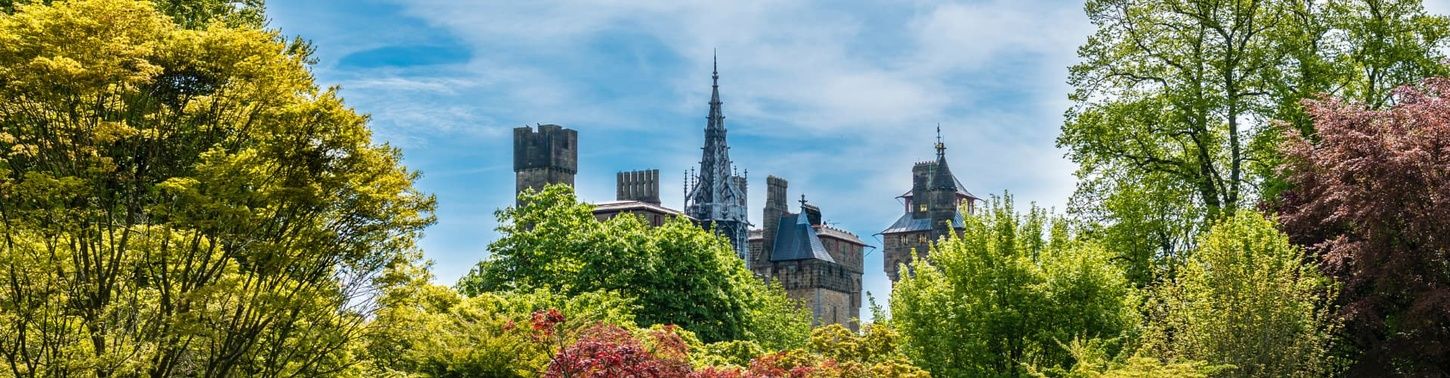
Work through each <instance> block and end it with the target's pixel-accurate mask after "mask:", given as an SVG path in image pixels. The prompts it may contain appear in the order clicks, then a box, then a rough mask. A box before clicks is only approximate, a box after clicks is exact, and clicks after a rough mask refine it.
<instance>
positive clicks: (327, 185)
mask: <svg viewBox="0 0 1450 378" xmlns="http://www.w3.org/2000/svg"><path fill="white" fill-rule="evenodd" d="M293 47H294V46H289V45H288V44H286V43H283V42H281V39H280V38H279V37H278V35H277V34H276V33H273V32H267V31H263V30H260V29H258V28H255V27H250V26H241V27H228V26H225V25H219V24H214V25H211V26H209V27H207V28H205V29H202V30H188V29H184V28H181V27H179V26H177V25H175V24H173V23H172V21H171V20H170V19H168V18H166V17H165V16H164V15H162V14H161V13H159V12H157V10H156V9H155V7H154V6H153V5H152V3H150V2H137V1H126V0H86V1H81V0H78V1H68V2H57V3H55V5H54V6H45V5H21V6H20V7H18V9H17V10H16V11H15V13H13V14H8V15H0V98H4V99H6V100H5V101H4V102H0V235H3V238H0V271H3V273H0V274H3V275H4V276H3V277H0V279H3V281H4V282H7V285H5V286H4V288H0V318H3V319H0V355H3V356H4V357H5V360H6V362H7V365H8V367H9V371H10V373H12V374H16V375H32V374H34V375H43V376H66V375H82V376H85V375H98V376H110V375H126V376H131V375H154V376H170V375H205V376H221V375H228V374H231V375H261V376H269V375H270V376H276V375H302V376H318V375H335V374H345V373H349V372H351V371H352V369H353V366H354V365H355V361H353V358H354V355H355V354H354V353H355V352H356V350H357V349H358V348H359V347H360V345H359V342H358V341H359V340H360V335H361V334H362V333H364V332H365V331H366V329H365V327H364V323H365V322H366V319H367V317H369V316H370V314H371V312H372V310H373V308H374V307H375V306H376V304H377V301H376V294H377V290H378V289H379V288H384V287H386V285H388V282H386V281H383V280H379V278H380V273H381V272H383V270H384V269H385V267H388V266H393V265H396V264H399V263H401V262H407V261H412V260H415V259H417V258H418V253H417V251H416V250H415V249H414V246H413V241H414V240H415V239H416V238H417V236H418V233H419V231H420V230H421V229H422V228H423V227H424V226H425V225H427V224H429V223H431V222H432V216H431V211H432V207H433V199H432V198H431V197H430V196H427V195H423V194H421V193H418V192H417V191H415V190H414V189H413V186H412V185H413V181H414V180H415V179H416V174H415V173H412V172H409V171H407V170H406V169H405V168H404V167H403V166H402V165H401V164H400V162H399V160H400V155H399V153H398V151H397V150H396V149H393V148H391V147H388V146H380V145H376V144H374V143H373V142H372V140H371V135H370V132H369V130H368V127H367V117H366V116H364V115H361V114H358V113H356V112H354V111H353V110H352V109H350V108H348V107H347V106H346V105H345V104H344V103H343V101H342V99H341V98H339V97H338V96H337V94H336V92H335V91H332V90H320V89H319V88H317V86H316V85H315V84H314V83H313V78H312V76H311V74H310V72H309V71H308V68H307V66H306V64H305V63H304V62H305V61H306V60H307V59H308V57H307V56H305V51H304V50H298V49H295V48H293Z"/></svg>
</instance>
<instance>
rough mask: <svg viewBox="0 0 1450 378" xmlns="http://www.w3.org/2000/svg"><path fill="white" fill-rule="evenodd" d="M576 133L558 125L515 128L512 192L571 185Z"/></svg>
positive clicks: (575, 161)
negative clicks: (546, 186) (535, 128)
mask: <svg viewBox="0 0 1450 378" xmlns="http://www.w3.org/2000/svg"><path fill="white" fill-rule="evenodd" d="M578 142H579V133H578V132H575V131H574V130H572V129H566V128H564V127H563V126H559V125H539V129H538V130H534V129H533V128H532V127H528V126H524V127H517V128H514V179H515V181H514V194H515V196H517V194H518V193H520V192H523V191H524V189H533V190H536V191H537V190H541V189H543V188H544V186H545V185H549V184H565V185H569V186H574V174H575V173H576V172H578V162H579V145H578Z"/></svg>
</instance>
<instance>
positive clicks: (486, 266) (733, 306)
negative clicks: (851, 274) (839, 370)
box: [458, 185, 810, 349]
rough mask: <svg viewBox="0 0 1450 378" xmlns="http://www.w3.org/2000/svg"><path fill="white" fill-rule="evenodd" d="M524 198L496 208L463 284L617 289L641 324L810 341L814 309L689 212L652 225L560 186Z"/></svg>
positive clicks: (471, 288)
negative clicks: (749, 265) (601, 213)
mask: <svg viewBox="0 0 1450 378" xmlns="http://www.w3.org/2000/svg"><path fill="white" fill-rule="evenodd" d="M519 203H521V204H522V205H520V206H518V207H512V208H506V209H504V210H500V211H499V212H498V218H499V224H500V226H499V233H500V234H501V235H502V237H500V238H499V239H498V240H497V241H495V242H493V243H492V244H490V245H489V256H488V258H487V259H485V260H483V261H481V262H479V264H478V266H477V267H476V268H474V270H473V271H471V272H469V274H468V275H466V276H465V277H463V278H462V279H461V280H460V281H459V283H458V287H459V289H460V290H461V291H462V292H463V293H465V294H469V295H476V294H479V293H484V292H489V291H500V290H533V289H539V288H548V289H551V290H558V291H559V292H562V293H567V294H577V293H584V292H591V291H599V290H604V291H613V292H618V293H621V294H623V295H624V296H626V297H629V298H633V299H635V300H636V301H637V303H638V304H639V306H640V308H639V311H638V312H636V313H635V315H636V316H637V317H638V320H639V322H640V323H642V324H675V325H679V326H681V327H684V328H685V329H689V330H690V331H693V332H695V333H696V334H698V335H700V338H701V339H704V340H705V341H708V342H713V341H723V340H736V339H751V340H757V341H760V342H761V343H762V344H764V345H765V346H767V347H770V348H773V349H774V348H783V347H792V346H799V345H801V344H802V343H804V342H805V337H806V334H807V332H809V327H810V317H809V314H807V313H805V312H804V310H803V309H801V308H799V307H798V306H797V305H796V304H795V303H794V302H793V301H790V300H789V299H786V298H785V291H784V290H782V289H780V288H778V287H768V286H766V285H765V284H764V283H763V282H762V281H761V280H759V279H757V278H756V277H755V275H754V274H753V273H751V272H750V271H749V270H747V269H746V268H745V265H744V262H743V261H741V259H740V258H739V257H736V255H735V253H734V252H733V251H734V250H733V249H732V248H731V246H730V243H729V242H728V241H726V240H724V239H721V238H719V237H718V236H717V235H715V234H714V233H711V232H709V231H706V230H703V229H701V228H700V227H697V226H695V225H694V224H693V223H691V222H689V220H687V219H685V218H683V217H677V218H673V219H671V220H670V221H668V222H665V224H664V225H661V226H660V227H654V228H651V227H649V226H647V225H646V224H645V223H644V222H642V221H641V220H640V219H639V218H638V217H633V216H620V217H615V218H614V219H611V220H608V221H604V222H600V221H598V220H596V219H595V217H594V215H593V212H592V210H591V209H592V208H591V207H590V205H588V204H584V203H580V202H578V200H577V199H575V197H574V193H573V189H571V188H569V187H568V186H563V185H554V186H549V187H546V188H545V189H544V190H543V191H541V192H538V193H532V192H526V193H523V194H521V195H520V196H519Z"/></svg>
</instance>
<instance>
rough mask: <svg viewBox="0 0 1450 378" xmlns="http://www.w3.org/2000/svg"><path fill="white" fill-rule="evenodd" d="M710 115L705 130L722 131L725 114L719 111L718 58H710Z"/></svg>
mask: <svg viewBox="0 0 1450 378" xmlns="http://www.w3.org/2000/svg"><path fill="white" fill-rule="evenodd" d="M710 65H711V69H710V80H711V83H710V115H709V123H707V124H706V126H705V127H706V128H707V129H724V128H725V113H724V112H722V111H721V110H720V58H719V57H718V56H717V57H713V58H711V64H710Z"/></svg>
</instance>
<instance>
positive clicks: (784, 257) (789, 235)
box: [770, 214, 836, 262]
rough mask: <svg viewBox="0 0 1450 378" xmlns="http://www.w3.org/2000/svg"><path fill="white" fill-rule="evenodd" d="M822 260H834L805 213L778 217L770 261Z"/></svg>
mask: <svg viewBox="0 0 1450 378" xmlns="http://www.w3.org/2000/svg"><path fill="white" fill-rule="evenodd" d="M809 259H816V260H823V261H828V262H836V260H834V259H831V254H830V253H829V252H826V246H825V245H824V244H821V238H820V236H818V235H816V229H815V227H811V222H810V219H808V218H806V215H805V214H788V215H785V216H782V217H780V225H779V226H777V227H776V232H775V247H774V248H773V250H772V251H770V261H772V262H776V261H794V260H809Z"/></svg>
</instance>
